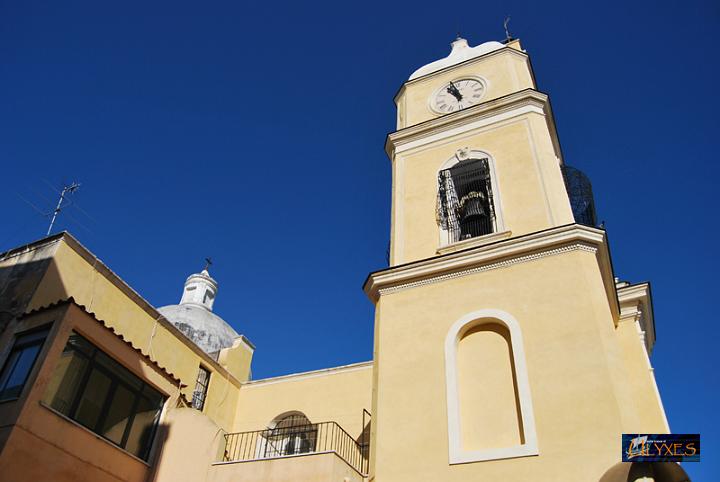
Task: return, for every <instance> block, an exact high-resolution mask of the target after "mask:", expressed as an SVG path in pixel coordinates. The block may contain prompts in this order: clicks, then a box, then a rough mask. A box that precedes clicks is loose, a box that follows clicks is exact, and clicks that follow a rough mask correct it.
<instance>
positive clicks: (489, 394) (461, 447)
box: [445, 310, 538, 464]
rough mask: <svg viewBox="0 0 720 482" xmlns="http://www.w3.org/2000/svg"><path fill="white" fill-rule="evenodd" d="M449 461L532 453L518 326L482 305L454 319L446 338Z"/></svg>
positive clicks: (533, 438)
mask: <svg viewBox="0 0 720 482" xmlns="http://www.w3.org/2000/svg"><path fill="white" fill-rule="evenodd" d="M445 370H446V383H447V409H448V438H449V456H450V463H451V464H458V463H467V462H476V461H481V460H494V459H503V458H511V457H522V456H526V455H537V454H538V448H537V437H536V434H535V420H534V416H533V410H532V400H531V397H530V386H529V383H528V376H527V368H526V365H525V354H524V351H523V343H522V334H521V333H520V325H519V324H518V322H517V321H516V320H515V318H513V317H512V316H511V315H509V314H508V313H505V312H503V311H500V310H481V311H476V312H473V313H469V314H467V315H465V316H463V317H462V318H460V319H459V320H457V321H456V322H455V323H454V324H453V326H452V327H451V328H450V331H449V332H448V335H447V338H446V340H445Z"/></svg>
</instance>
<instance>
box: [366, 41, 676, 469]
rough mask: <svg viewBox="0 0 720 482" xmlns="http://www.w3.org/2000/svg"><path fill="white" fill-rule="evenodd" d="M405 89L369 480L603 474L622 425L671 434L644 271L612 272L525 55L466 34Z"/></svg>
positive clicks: (400, 100) (378, 285)
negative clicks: (650, 337) (652, 359)
mask: <svg viewBox="0 0 720 482" xmlns="http://www.w3.org/2000/svg"><path fill="white" fill-rule="evenodd" d="M395 103H396V105H397V130H396V131H395V132H393V133H391V134H389V135H388V137H387V140H386V144H385V147H386V152H387V154H388V157H389V158H390V162H391V165H392V179H393V182H392V215H391V246H390V266H389V267H388V268H386V269H383V270H380V271H377V272H374V273H371V274H370V275H369V276H368V278H367V280H366V283H365V287H364V288H365V292H366V293H367V295H368V296H369V297H370V299H371V300H372V301H373V302H374V303H375V309H376V315H375V346H374V392H373V426H372V435H371V439H372V443H371V450H372V453H371V457H370V460H371V473H370V481H373V480H374V481H376V482H397V481H400V482H402V481H408V482H409V481H417V480H442V481H448V482H454V481H457V482H460V481H467V480H505V481H525V480H534V481H541V482H542V481H547V482H555V481H557V480H599V479H600V477H601V476H602V474H603V473H604V472H605V471H606V470H608V469H609V468H610V467H611V466H612V465H613V464H615V463H616V462H617V461H619V460H620V449H619V447H620V437H621V434H622V433H635V432H648V433H663V432H667V431H668V427H667V422H666V420H665V415H664V411H663V408H662V404H661V402H660V398H659V395H658V392H657V387H656V385H655V380H654V376H653V374H652V371H651V369H650V368H649V358H648V353H649V352H650V350H651V349H652V344H651V343H648V341H647V339H646V338H644V337H642V336H638V333H651V332H652V333H654V327H653V326H654V322H653V320H652V308H651V306H649V307H648V306H645V308H639V305H638V304H637V303H640V302H641V301H640V300H644V301H642V303H645V304H646V305H647V304H649V303H650V302H649V300H650V296H649V285H623V284H618V285H616V280H615V275H614V272H613V266H612V264H611V262H610V253H609V248H608V244H607V237H606V233H605V231H604V230H602V229H599V228H598V227H597V226H596V222H595V215H594V205H593V202H592V192H591V189H590V188H589V182H588V181H587V178H585V177H584V176H583V175H582V174H581V173H580V172H579V171H576V170H574V169H572V168H569V167H567V166H565V165H564V162H563V158H562V153H561V150H560V145H559V142H558V136H557V132H556V128H555V121H554V118H553V113H552V110H551V107H550V101H549V97H548V95H547V94H545V93H542V92H541V91H539V90H538V89H537V85H536V83H535V78H534V75H533V72H532V68H531V66H530V59H529V56H528V54H527V53H526V52H525V51H524V50H523V49H522V47H521V45H520V42H519V41H518V40H508V41H507V42H505V43H500V42H486V43H483V44H480V45H478V46H476V47H470V46H469V45H468V43H467V41H466V40H464V39H461V38H458V39H456V40H455V41H454V42H453V43H452V50H451V52H450V54H449V55H448V56H447V57H445V58H443V59H440V60H437V61H435V62H431V63H429V64H427V65H425V66H423V67H421V68H420V69H418V70H416V71H415V72H414V73H413V74H412V75H411V76H410V78H409V79H408V80H407V81H406V82H405V83H404V84H403V85H402V87H401V88H400V90H399V92H398V94H397V95H396V97H395ZM631 286H632V287H631ZM630 293H633V294H632V295H631V294H630ZM630 300H633V301H630ZM640 311H643V312H644V313H646V316H644V317H643V318H642V320H641V319H640V318H639V317H638V316H639V315H638V316H636V315H631V313H636V314H637V313H638V312H640ZM653 431H655V432H653ZM578 454H588V455H587V457H585V456H582V457H579V456H578Z"/></svg>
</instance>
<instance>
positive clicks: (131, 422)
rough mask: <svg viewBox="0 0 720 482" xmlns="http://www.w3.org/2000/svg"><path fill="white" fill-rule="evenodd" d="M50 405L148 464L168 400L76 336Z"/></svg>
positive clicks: (55, 376) (64, 356)
mask: <svg viewBox="0 0 720 482" xmlns="http://www.w3.org/2000/svg"><path fill="white" fill-rule="evenodd" d="M44 401H45V403H46V404H48V405H49V406H50V407H52V408H53V409H55V410H57V411H58V412H60V413H62V414H63V415H65V416H67V417H69V418H71V419H73V420H75V421H76V422H78V423H80V424H82V425H84V426H85V427H87V428H89V429H90V430H92V431H93V432H95V433H97V434H98V435H101V436H102V437H104V438H106V439H107V440H109V441H111V442H113V443H114V444H116V445H118V446H119V447H122V448H123V449H125V450H127V451H128V452H130V453H132V454H133V455H136V456H137V457H140V458H141V459H143V460H147V459H148V455H149V452H150V446H151V445H152V440H153V437H154V435H155V430H156V427H157V423H158V420H159V418H160V412H161V411H162V406H163V403H164V401H165V400H164V397H163V396H162V395H161V394H160V392H158V391H157V390H155V389H154V388H152V387H151V386H150V385H148V384H147V383H145V382H143V381H142V380H141V379H140V378H138V377H137V376H135V375H134V374H133V373H131V372H130V371H129V370H128V369H127V368H125V367H124V366H122V365H120V364H119V363H118V362H116V361H115V360H113V359H112V358H110V357H109V356H107V355H106V354H105V353H103V352H102V351H101V350H100V349H99V348H97V347H96V346H95V345H93V344H92V343H90V342H89V341H88V340H86V339H85V338H83V337H82V336H80V335H78V334H77V333H73V334H72V335H70V338H69V339H68V342H67V345H66V346H65V350H63V353H62V355H61V357H60V360H59V362H58V364H57V366H56V367H55V371H54V373H53V376H52V378H51V379H50V382H49V385H48V388H47V392H46V394H45V398H44Z"/></svg>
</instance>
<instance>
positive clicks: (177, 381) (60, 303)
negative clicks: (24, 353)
mask: <svg viewBox="0 0 720 482" xmlns="http://www.w3.org/2000/svg"><path fill="white" fill-rule="evenodd" d="M63 305H74V306H77V307H78V308H80V309H81V310H83V311H84V312H85V313H87V314H88V315H90V317H91V318H92V319H93V320H95V321H97V322H98V323H99V324H101V325H102V326H104V327H105V328H106V329H107V330H109V331H110V332H111V333H113V334H114V335H115V336H116V337H117V338H119V339H120V340H122V341H123V342H125V344H126V345H128V346H129V347H130V348H132V349H133V350H135V351H136V352H138V353H139V354H140V355H141V356H142V357H143V358H145V360H147V362H148V363H150V364H151V365H152V366H154V367H155V368H157V369H158V370H159V371H160V372H162V373H163V374H164V375H166V376H167V377H169V378H170V379H171V380H172V381H174V382H175V384H177V385H179V386H183V387H184V386H186V385H184V384H183V383H182V381H181V380H180V378H178V377H177V376H175V375H174V374H173V373H172V372H170V371H169V370H168V369H167V368H165V367H163V366H162V365H160V364H159V363H158V362H156V361H155V360H153V359H152V358H151V357H150V355H148V354H146V353H143V351H142V350H141V349H140V348H138V347H136V346H135V345H133V344H132V342H130V341H129V340H127V339H126V338H125V337H124V336H123V335H122V334H120V333H118V332H117V331H115V329H114V328H113V327H112V326H110V325H108V324H107V323H106V322H105V320H101V319H100V318H98V317H97V316H96V315H95V313H93V312H92V311H89V310H88V309H87V308H86V307H85V306H84V305H81V304H80V303H78V302H76V301H75V299H74V298H73V297H72V296H71V297H69V298H67V299H63V300H58V301H55V302H54V303H50V304H49V305H46V306H41V307H39V308H34V309H32V310H30V311H26V312H25V313H23V314H22V315H20V316H19V318H25V317H27V316H32V315H34V314H36V313H41V312H43V311H46V310H50V309H53V308H57V307H59V306H63Z"/></svg>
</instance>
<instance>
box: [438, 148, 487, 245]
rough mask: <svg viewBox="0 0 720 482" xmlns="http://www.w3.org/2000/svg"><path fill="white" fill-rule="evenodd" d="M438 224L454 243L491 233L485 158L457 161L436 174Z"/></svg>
mask: <svg viewBox="0 0 720 482" xmlns="http://www.w3.org/2000/svg"><path fill="white" fill-rule="evenodd" d="M436 214H437V222H438V225H439V226H440V227H441V228H442V229H444V230H446V231H447V232H448V238H449V239H448V241H449V242H451V243H454V242H456V241H462V240H463V239H469V238H474V237H476V236H482V235H484V234H490V233H492V232H494V231H495V207H494V203H493V191H492V185H491V182H490V168H489V166H488V160H487V158H484V159H468V160H465V161H460V162H459V163H457V164H455V165H454V166H453V167H451V168H450V169H444V170H442V171H440V172H439V173H438V200H437V213H436Z"/></svg>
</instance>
